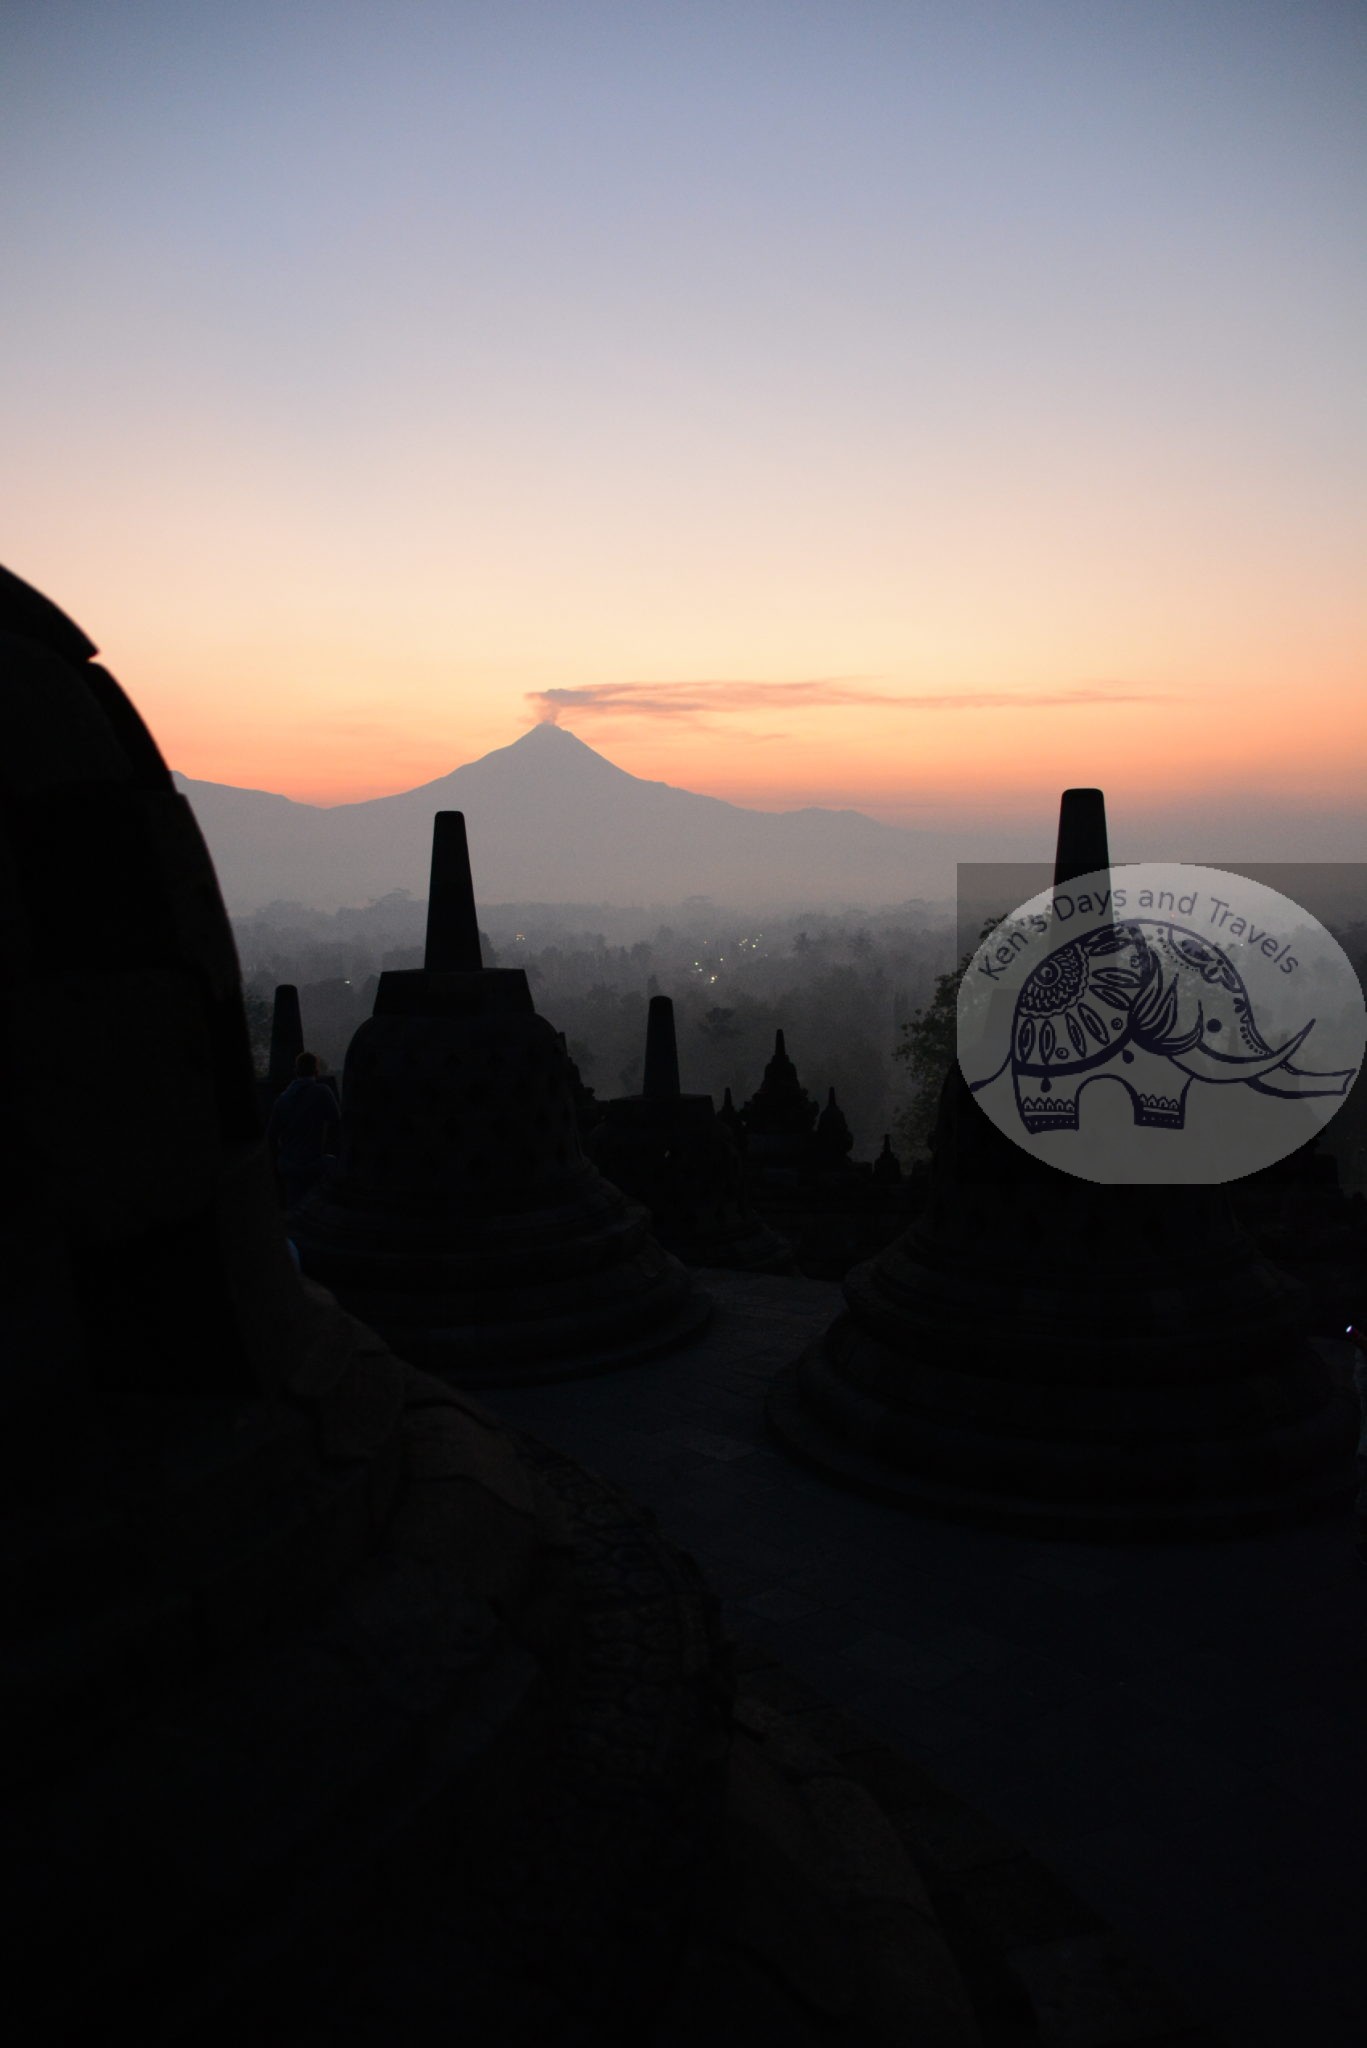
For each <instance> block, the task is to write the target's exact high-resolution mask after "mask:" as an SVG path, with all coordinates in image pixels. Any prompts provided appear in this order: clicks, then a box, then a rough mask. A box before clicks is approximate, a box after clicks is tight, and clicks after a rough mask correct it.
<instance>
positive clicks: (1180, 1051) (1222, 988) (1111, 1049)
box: [970, 918, 1357, 1136]
mask: <svg viewBox="0 0 1367 2048" xmlns="http://www.w3.org/2000/svg"><path fill="white" fill-rule="evenodd" d="M1314 1022H1315V1019H1314V1018H1313V1017H1312V1018H1311V1019H1310V1022H1309V1023H1308V1024H1305V1025H1303V1026H1302V1027H1301V1029H1300V1030H1299V1031H1297V1032H1296V1033H1295V1035H1294V1037H1292V1038H1290V1039H1288V1040H1287V1042H1286V1044H1285V1045H1281V1046H1271V1045H1269V1044H1268V1043H1267V1041H1266V1040H1265V1039H1264V1037H1263V1036H1262V1033H1261V1032H1260V1031H1259V1029H1258V1026H1257V1022H1256V1020H1255V1018H1254V1014H1253V1005H1252V1003H1251V1001H1250V999H1249V995H1248V991H1247V989H1246V987H1245V986H1244V982H1243V978H1242V976H1241V975H1240V974H1239V972H1238V970H1237V968H1236V967H1235V966H1234V965H1233V963H1232V962H1231V960H1230V959H1229V957H1228V956H1227V955H1226V954H1225V953H1223V952H1222V951H1221V949H1220V948H1219V947H1218V946H1215V945H1212V944H1211V942H1210V941H1209V939H1204V938H1202V937H1201V936H1200V935H1199V934H1198V933H1196V932H1193V931H1188V930H1187V929H1186V927H1185V926H1183V925H1178V924H1171V923H1160V922H1158V921H1157V920H1155V919H1151V918H1136V919H1132V920H1131V921H1130V922H1128V923H1125V924H1115V925H1106V926H1103V927H1100V928H1099V929H1097V930H1096V931H1092V932H1087V933H1085V934H1083V935H1082V936H1080V937H1078V938H1076V939H1070V940H1069V941H1068V942H1067V943H1066V944H1065V945H1062V946H1058V947H1056V948H1055V949H1054V951H1053V952H1052V953H1050V954H1049V955H1048V956H1047V958H1045V959H1043V960H1041V961H1040V963H1039V965H1038V966H1037V967H1036V968H1035V969H1034V971H1033V973H1031V975H1030V976H1029V978H1028V980H1027V981H1026V982H1025V984H1024V986H1023V987H1022V989H1021V991H1020V994H1019V996H1018V997H1017V999H1016V1007H1015V1015H1014V1017H1013V1020H1012V1027H1011V1050H1010V1052H1009V1053H1008V1054H1007V1058H1006V1059H1005V1060H1003V1061H1002V1064H1001V1066H1000V1067H998V1068H997V1071H996V1073H995V1074H989V1075H987V1076H986V1077H985V1078H984V1079H983V1080H981V1081H975V1082H973V1083H971V1084H970V1085H971V1087H972V1090H973V1093H974V1094H976V1093H977V1092H978V1090H979V1089H982V1088H985V1087H987V1086H988V1083H989V1082H991V1081H995V1080H996V1079H997V1076H998V1075H999V1074H1000V1073H1001V1072H1002V1071H1003V1069H1004V1068H1005V1066H1006V1064H1007V1061H1008V1060H1009V1061H1010V1063H1011V1067H1012V1072H1013V1076H1014V1080H1015V1088H1016V1106H1017V1108H1018V1109H1019V1111H1020V1116H1021V1121H1022V1122H1023V1123H1024V1125H1025V1127H1026V1129H1027V1130H1028V1131H1029V1132H1030V1133H1031V1135H1032V1136H1033V1135H1034V1134H1035V1133H1037V1132H1040V1131H1075V1130H1076V1129H1077V1128H1078V1098H1079V1096H1080V1095H1081V1093H1082V1091H1083V1089H1084V1088H1085V1087H1086V1086H1087V1084H1088V1082H1090V1081H1095V1080H1099V1079H1101V1078H1102V1077H1103V1076H1110V1077H1113V1078H1115V1079H1116V1080H1118V1081H1120V1082H1121V1083H1122V1084H1123V1086H1124V1087H1125V1088H1126V1089H1127V1090H1128V1092H1129V1096H1130V1101H1131V1103H1132V1104H1133V1107H1134V1120H1135V1123H1136V1124H1148V1125H1152V1126H1153V1127H1154V1128H1155V1129H1157V1130H1165V1131H1180V1130H1182V1129H1183V1128H1184V1127H1185V1118H1186V1098H1187V1090H1188V1088H1189V1087H1190V1086H1191V1083H1192V1081H1193V1080H1198V1081H1215V1082H1230V1081H1241V1082H1243V1083H1244V1084H1245V1085H1246V1086H1248V1087H1250V1088H1256V1089H1257V1090H1258V1091H1259V1093H1260V1094H1263V1095H1282V1096H1291V1097H1305V1096H1309V1095H1343V1094H1345V1093H1346V1092H1347V1089H1348V1086H1349V1083H1350V1082H1351V1081H1352V1079H1353V1076H1354V1074H1355V1073H1356V1071H1357V1070H1356V1068H1352V1067H1350V1068H1348V1069H1347V1070H1346V1071H1345V1072H1343V1073H1335V1074H1316V1073H1311V1072H1308V1071H1307V1070H1306V1069H1304V1068H1302V1067H1297V1066H1295V1065H1293V1064H1292V1055H1293V1054H1294V1053H1296V1052H1298V1051H1299V1050H1300V1047H1301V1046H1302V1045H1303V1044H1304V1043H1305V1040H1306V1038H1307V1037H1308V1036H1309V1034H1310V1031H1311V1029H1312V1027H1313V1025H1314Z"/></svg>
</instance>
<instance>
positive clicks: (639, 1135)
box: [588, 996, 793, 1273]
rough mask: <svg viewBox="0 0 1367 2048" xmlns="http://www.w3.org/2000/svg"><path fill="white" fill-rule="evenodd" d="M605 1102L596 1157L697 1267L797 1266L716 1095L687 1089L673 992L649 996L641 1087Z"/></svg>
mask: <svg viewBox="0 0 1367 2048" xmlns="http://www.w3.org/2000/svg"><path fill="white" fill-rule="evenodd" d="M598 1109H599V1112H600V1116H601V1121H600V1122H599V1123H598V1125H597V1126H596V1128H595V1129H594V1131H593V1133H592V1135H591V1136H590V1138H589V1141H588V1149H589V1152H590V1155H591V1156H592V1158H593V1159H594V1161H595V1163H596V1164H597V1165H598V1166H599V1167H600V1168H601V1170H602V1171H603V1173H604V1174H606V1176H607V1177H608V1179H609V1180H610V1181H612V1182H613V1183H614V1185H616V1186H617V1187H620V1188H623V1189H624V1190H625V1191H626V1193H627V1194H629V1195H631V1196H633V1197H634V1199H635V1200H637V1201H638V1202H641V1203H643V1204H644V1206H645V1207H646V1209H647V1210H648V1211H649V1212H650V1217H651V1228H652V1230H653V1231H654V1233H655V1235H656V1236H657V1237H658V1238H659V1240H660V1242H661V1244H663V1245H665V1246H666V1247H667V1248H668V1249H669V1250H670V1251H672V1252H674V1253H676V1254H677V1256H678V1257H679V1258H681V1259H683V1260H685V1261H686V1263H687V1264H689V1265H691V1266H729V1267H732V1268H735V1269H738V1270H741V1271H745V1272H752V1273H787V1272H791V1270H792V1264H793V1254H792V1248H791V1246H790V1245H789V1244H788V1243H787V1240H786V1239H784V1238H781V1237H780V1236H779V1235H778V1234H777V1232H775V1231H773V1230H771V1229H770V1228H769V1227H768V1225H767V1224H766V1223H764V1222H763V1221H761V1219H760V1217H759V1216H757V1215H756V1213H755V1211H754V1210H753V1209H752V1208H751V1207H750V1204H749V1203H748V1201H747V1200H746V1197H745V1186H744V1175H745V1169H744V1164H743V1162H742V1159H741V1156H740V1153H739V1151H738V1150H737V1148H736V1144H735V1140H734V1139H733V1138H732V1136H731V1133H730V1131H729V1130H728V1129H727V1127H726V1125H725V1124H723V1123H722V1122H721V1121H720V1119H719V1118H718V1117H717V1115H716V1113H715V1111H714V1110H713V1107H712V1098H711V1096H710V1095H685V1094H683V1092H682V1091H681V1089H680V1087H679V1051H678V1040H677V1036H676V1032H675V1027H674V1005H673V1003H672V1002H671V1000H670V998H669V997H668V996H652V997H651V999H650V1009H649V1012H648V1016H647V1022H646V1053H645V1073H644V1079H643V1081H642V1086H641V1093H640V1094H639V1095H628V1096H622V1097H619V1098H618V1099H617V1100H615V1101H609V1102H604V1103H600V1104H599V1105H598Z"/></svg>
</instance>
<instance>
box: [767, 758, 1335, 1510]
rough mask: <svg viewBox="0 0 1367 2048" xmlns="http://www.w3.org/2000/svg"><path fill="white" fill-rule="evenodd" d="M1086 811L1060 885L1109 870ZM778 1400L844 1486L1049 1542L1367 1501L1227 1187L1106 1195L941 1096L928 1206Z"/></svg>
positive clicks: (946, 1092)
mask: <svg viewBox="0 0 1367 2048" xmlns="http://www.w3.org/2000/svg"><path fill="white" fill-rule="evenodd" d="M1108 867H1109V856H1108V852H1107V845H1106V832H1105V814H1104V809H1103V805H1102V798H1101V793H1100V791H1096V790H1081V791H1079V790H1069V791H1067V792H1065V794H1064V798H1063V805H1062V811H1061V816H1060V824H1059V841H1058V859H1057V864H1056V871H1055V886H1056V887H1057V886H1062V885H1063V884H1064V883H1065V882H1068V881H1070V880H1072V879H1073V878H1075V877H1077V876H1079V875H1083V874H1089V873H1096V872H1098V871H1101V870H1104V869H1107V868H1108ZM845 1295H846V1302H847V1306H846V1309H845V1311H844V1313H843V1314H842V1315H841V1316H840V1317H839V1318H838V1319H837V1320H836V1322H835V1323H834V1324H833V1325H832V1326H831V1328H830V1329H829V1330H828V1331H827V1333H826V1335H825V1337H824V1338H823V1339H822V1340H821V1341H820V1343H818V1344H817V1345H816V1346H814V1347H813V1348H812V1349H811V1350H810V1351H808V1352H807V1353H806V1354H805V1355H804V1357H803V1358H801V1359H800V1360H799V1361H798V1362H797V1363H796V1364H795V1365H793V1366H792V1367H790V1368H789V1369H788V1370H787V1371H786V1372H785V1373H783V1374H781V1375H780V1377H779V1379H778V1380H777V1381H776V1382H775V1385H774V1387H773V1390H772V1392H771V1395H770V1399H769V1404H768V1414H769V1421H770V1425H771V1428H772V1430H773V1432H774V1434H775V1435H776V1436H777V1438H778V1440H779V1442H780V1443H781V1444H783V1445H784V1446H785V1448H787V1449H788V1450H789V1451H790V1452H791V1453H792V1454H793V1455H795V1456H797V1457H799V1458H802V1459H803V1460H805V1461H807V1462H809V1463H811V1464H813V1465H815V1466H816V1467H817V1468H818V1469H820V1470H821V1471H823V1472H825V1473H826V1474H828V1475H829V1476H830V1477H832V1478H834V1479H837V1480H839V1481H841V1482H842V1483H844V1484H848V1485H850V1486H853V1487H856V1488H858V1489H860V1490H863V1491H866V1492H869V1493H872V1494H874V1495H876V1496H878V1497H880V1498H882V1499H886V1500H890V1501H895V1502H897V1503H899V1504H902V1505H905V1506H906V1507H909V1508H913V1509H919V1510H922V1511H925V1512H928V1513H940V1514H944V1515H949V1516H954V1517H958V1518H961V1519H976V1520H982V1521H985V1522H988V1523H993V1524H999V1525H1004V1526H1009V1527H1018V1528H1021V1529H1025V1530H1030V1531H1033V1532H1036V1533H1041V1534H1054V1535H1064V1536H1068V1535H1076V1536H1079V1537H1086V1538H1098V1537H1102V1538H1104V1537H1112V1536H1114V1537H1132V1538H1145V1537H1149V1538H1178V1539H1180V1538H1187V1537H1199V1536H1203V1535H1223V1534H1227V1533H1230V1532H1233V1531H1239V1530H1247V1529H1256V1528H1262V1527H1271V1526H1275V1525H1277V1524H1281V1523H1287V1522H1292V1521H1295V1520H1297V1519H1301V1518H1303V1517H1305V1516H1308V1515H1310V1514H1313V1513H1314V1512H1316V1511H1317V1510H1318V1509H1320V1508H1321V1507H1324V1506H1328V1505H1329V1504H1331V1503H1332V1502H1335V1501H1337V1500H1339V1499H1341V1498H1344V1497H1346V1495H1347V1492H1348V1490H1349V1489H1350V1486H1351V1479H1352V1457H1353V1437H1354V1418H1353V1415H1352V1408H1351V1403H1350V1401H1349V1398H1348V1396H1347V1394H1346V1393H1345V1391H1344V1390H1343V1389H1342V1387H1340V1386H1339V1384H1338V1383H1337V1381H1336V1380H1335V1378H1334V1376H1333V1374H1332V1373H1331V1371H1330V1369H1329V1367H1328V1366H1327V1365H1326V1363H1325V1362H1324V1361H1323V1359H1322V1358H1321V1357H1320V1355H1319V1354H1318V1353H1317V1352H1316V1351H1315V1350H1314V1349H1313V1348H1312V1347H1311V1346H1310V1345H1309V1344H1308V1343H1307V1342H1306V1341H1305V1338H1304V1336H1303V1334H1302V1331H1301V1329H1300V1327H1299V1320H1298V1315H1297V1308H1296V1298H1295V1290H1294V1288H1293V1287H1292V1286H1291V1284H1290V1283H1289V1282H1288V1281H1287V1279H1286V1278H1285V1276H1284V1275H1282V1274H1281V1273H1279V1272H1278V1271H1277V1270H1276V1269H1275V1268H1274V1267H1272V1266H1270V1265H1269V1264H1268V1263H1267V1262H1266V1261H1265V1260H1264V1259H1263V1258H1262V1257H1261V1256H1260V1255H1259V1253H1258V1251H1257V1249H1256V1247H1255V1246H1254V1244H1253V1243H1252V1242H1251V1240H1250V1239H1249V1238H1248V1236H1247V1235H1246V1234H1245V1232H1244V1231H1243V1230H1242V1229H1241V1228H1240V1226H1239V1225H1238V1223H1237V1222H1236V1220H1235V1217H1234V1215H1233V1212H1232V1209H1231V1204H1230V1200H1229V1197H1228V1194H1227V1192H1226V1190H1225V1189H1224V1188H1223V1187H1221V1186H1182V1187H1168V1186H1161V1187H1152V1186H1148V1187H1145V1186H1099V1185H1096V1184H1094V1183H1093V1182H1091V1181H1087V1180H1080V1179H1077V1178H1075V1177H1074V1176H1072V1175H1071V1174H1067V1173H1064V1172H1063V1171H1061V1170H1060V1169H1059V1168H1057V1167H1054V1166H1051V1165H1049V1164H1047V1163H1046V1162H1044V1161H1041V1160H1038V1159H1036V1158H1034V1157H1032V1156H1031V1155H1030V1154H1028V1153H1027V1152H1025V1151H1024V1150H1022V1148H1021V1147H1019V1146H1017V1145H1015V1144H1013V1143H1012V1142H1011V1140H1010V1139H1009V1138H1007V1137H1005V1136H1004V1135H1003V1134H1002V1133H1001V1132H1000V1131H999V1130H998V1129H997V1128H996V1126H995V1125H994V1124H993V1123H992V1122H991V1121H990V1119H989V1118H988V1117H987V1115H986V1114H985V1113H984V1111H983V1110H982V1109H981V1108H980V1107H979V1106H978V1104H977V1103H976V1102H975V1101H974V1099H973V1097H972V1095H971V1094H970V1092H969V1088H968V1084H967V1082H966V1081H965V1080H964V1078H963V1075H962V1073H961V1072H960V1070H959V1068H958V1066H957V1064H956V1065H955V1067H954V1068H953V1069H952V1070H951V1072H950V1074H949V1075H948V1077H947V1079H946V1081H945V1085H944V1089H943V1092H942V1095H941V1101H940V1112H939V1120H938V1125H937V1129H936V1132H935V1137H934V1143H933V1165H932V1169H931V1180H930V1193H929V1200H928V1201H927V1203H926V1205H925V1207H924V1208H923V1210H922V1212H921V1213H920V1215H919V1216H918V1217H917V1219H916V1221H915V1222H914V1223H913V1224H912V1225H911V1227H910V1228H909V1229H908V1230H907V1231H906V1232H905V1233H904V1234H903V1235H902V1236H901V1237H900V1238H898V1239H897V1241H896V1242H895V1243H894V1244H893V1245H892V1246H891V1247H890V1248H889V1249H888V1250H886V1251H885V1252H883V1253H882V1255H881V1256H880V1257H878V1258H876V1259H874V1260H872V1261H871V1262H870V1263H868V1264H865V1265H862V1266H859V1267H857V1268H856V1269H855V1270H854V1271H853V1272H852V1273H851V1274H850V1275H849V1276H848V1278H847V1280H846V1283H845Z"/></svg>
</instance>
